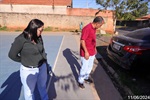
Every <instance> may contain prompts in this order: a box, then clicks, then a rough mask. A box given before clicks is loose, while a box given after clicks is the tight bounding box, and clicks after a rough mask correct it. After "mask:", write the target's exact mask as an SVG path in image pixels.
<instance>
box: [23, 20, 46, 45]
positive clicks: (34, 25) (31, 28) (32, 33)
mask: <svg viewBox="0 0 150 100" xmlns="http://www.w3.org/2000/svg"><path fill="white" fill-rule="evenodd" d="M43 25H44V23H43V22H42V21H41V20H39V19H32V20H31V21H30V22H29V24H28V26H27V27H26V28H25V29H24V31H23V34H24V37H25V38H26V39H30V40H34V41H35V42H36V43H37V41H38V36H37V29H38V28H40V27H42V26H43Z"/></svg>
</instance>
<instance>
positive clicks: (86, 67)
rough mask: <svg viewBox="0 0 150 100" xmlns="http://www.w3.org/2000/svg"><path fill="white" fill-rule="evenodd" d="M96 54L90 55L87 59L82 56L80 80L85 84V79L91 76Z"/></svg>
mask: <svg viewBox="0 0 150 100" xmlns="http://www.w3.org/2000/svg"><path fill="white" fill-rule="evenodd" d="M94 59H95V55H94V56H90V57H89V59H88V60H86V59H85V58H84V57H81V69H80V74H79V78H78V82H79V83H81V84H83V83H84V80H85V79H88V78H89V75H90V73H91V71H92V68H93V63H94Z"/></svg>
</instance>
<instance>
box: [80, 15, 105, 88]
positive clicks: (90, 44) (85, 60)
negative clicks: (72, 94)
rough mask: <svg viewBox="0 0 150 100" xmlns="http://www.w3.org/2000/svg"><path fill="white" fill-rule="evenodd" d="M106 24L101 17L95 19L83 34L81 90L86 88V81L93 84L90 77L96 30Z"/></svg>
mask: <svg viewBox="0 0 150 100" xmlns="http://www.w3.org/2000/svg"><path fill="white" fill-rule="evenodd" d="M103 24H104V19H103V18H102V17H101V16H97V17H95V18H94V20H93V22H92V23H89V24H88V25H86V26H85V27H84V28H83V30H82V34H81V41H80V56H81V69H80V74H79V77H78V83H79V87H80V88H82V89H83V88H85V87H84V84H83V83H84V81H86V82H89V83H92V82H93V81H92V79H91V78H90V77H89V74H90V73H91V70H92V68H93V63H94V58H95V54H96V53H97V50H96V29H98V28H100V27H101V26H102V25H103Z"/></svg>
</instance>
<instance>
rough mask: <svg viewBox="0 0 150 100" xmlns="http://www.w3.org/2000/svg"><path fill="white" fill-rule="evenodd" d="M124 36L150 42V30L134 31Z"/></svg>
mask: <svg viewBox="0 0 150 100" xmlns="http://www.w3.org/2000/svg"><path fill="white" fill-rule="evenodd" d="M126 36H128V37H132V38H136V39H141V40H150V29H146V30H136V31H133V32H131V33H128V34H126Z"/></svg>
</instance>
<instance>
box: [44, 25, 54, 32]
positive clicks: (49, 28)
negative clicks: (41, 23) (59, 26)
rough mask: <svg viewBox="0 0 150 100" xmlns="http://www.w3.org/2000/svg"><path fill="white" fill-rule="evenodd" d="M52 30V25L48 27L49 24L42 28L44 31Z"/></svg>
mask: <svg viewBox="0 0 150 100" xmlns="http://www.w3.org/2000/svg"><path fill="white" fill-rule="evenodd" d="M52 30H53V28H52V27H50V26H48V27H46V28H44V31H52Z"/></svg>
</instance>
